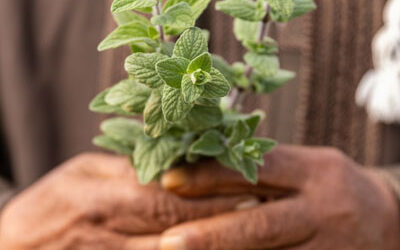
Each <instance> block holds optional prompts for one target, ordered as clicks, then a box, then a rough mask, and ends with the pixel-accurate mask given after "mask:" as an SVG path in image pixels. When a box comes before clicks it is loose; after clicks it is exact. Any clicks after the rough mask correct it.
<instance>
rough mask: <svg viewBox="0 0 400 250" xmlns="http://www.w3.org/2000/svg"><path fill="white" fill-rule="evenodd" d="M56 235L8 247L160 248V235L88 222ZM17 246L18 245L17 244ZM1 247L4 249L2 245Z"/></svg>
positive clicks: (53, 249) (150, 249)
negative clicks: (136, 232)
mask: <svg viewBox="0 0 400 250" xmlns="http://www.w3.org/2000/svg"><path fill="white" fill-rule="evenodd" d="M55 236H56V237H51V238H43V239H41V241H40V242H36V243H35V244H31V245H29V246H22V245H18V247H15V248H7V249H49V250H50V249H51V250H58V249H60V250H61V249H96V250H109V249H120V250H159V249H160V235H140V236H133V235H129V234H124V233H120V232H117V231H111V230H108V229H107V228H105V227H103V226H101V225H93V224H90V223H87V222H84V223H79V224H74V225H72V226H71V228H66V230H65V231H64V232H62V233H59V234H57V235H55ZM16 246H17V245H16ZM0 249H2V248H1V247H0Z"/></svg>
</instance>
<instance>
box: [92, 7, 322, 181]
mask: <svg viewBox="0 0 400 250" xmlns="http://www.w3.org/2000/svg"><path fill="white" fill-rule="evenodd" d="M209 2H210V0H167V1H166V2H165V4H164V5H163V6H162V3H161V2H159V1H158V0H114V2H113V4H112V7H111V11H112V13H113V14H114V17H115V20H116V22H117V23H118V25H119V27H118V28H117V29H115V30H114V31H113V32H112V33H111V34H110V35H108V36H107V37H106V38H105V39H104V40H103V41H102V42H101V43H100V45H99V47H98V49H99V50H100V51H101V50H106V49H112V48H116V47H120V46H125V45H127V46H130V48H131V51H132V55H130V56H128V58H127V59H126V61H125V69H126V71H127V72H128V73H129V79H125V80H122V81H121V82H119V83H118V84H116V85H114V86H112V87H110V88H109V89H106V90H104V91H103V92H102V93H100V94H99V95H97V96H96V97H95V99H94V100H93V101H92V102H91V104H90V109H91V110H92V111H94V112H100V113H106V114H111V113H113V114H119V115H123V116H136V115H140V114H143V118H144V119H143V120H144V125H142V123H141V122H139V121H137V120H134V119H128V118H123V117H118V118H111V119H108V120H106V121H104V122H103V123H102V124H101V130H102V132H103V135H100V136H98V137H96V138H94V140H93V141H94V144H96V145H98V146H101V147H104V148H106V149H109V150H112V151H115V152H117V153H120V154H125V155H129V156H131V158H132V163H133V166H134V167H135V169H136V170H137V172H138V177H139V180H140V182H141V183H143V184H145V183H148V182H149V181H151V180H153V179H154V178H156V177H157V176H158V175H159V174H160V173H161V172H162V171H164V170H167V169H169V168H170V167H171V166H172V165H173V164H182V162H184V161H185V162H188V163H192V162H194V161H196V160H198V159H199V158H200V157H215V158H216V159H217V160H218V161H220V162H221V163H222V165H224V166H226V167H229V168H231V169H234V170H236V171H239V172H241V173H242V174H243V175H244V177H245V178H247V179H248V180H249V181H251V182H252V183H256V182H257V167H256V165H263V157H262V155H263V154H265V153H267V152H269V151H270V150H271V149H272V148H273V147H274V146H275V144H276V143H275V141H273V140H271V139H267V138H257V137H254V132H255V130H256V128H257V125H258V123H259V122H260V120H261V119H262V117H263V115H262V112H260V111H255V112H253V113H251V114H241V113H239V111H240V102H241V100H242V99H243V96H244V95H245V94H246V93H249V92H257V93H269V92H271V91H273V90H275V89H276V88H278V87H280V86H282V85H283V84H285V83H286V82H288V81H289V80H291V79H293V78H294V76H295V74H294V73H292V72H289V71H286V70H282V69H280V67H279V60H278V57H277V52H278V47H277V44H276V42H275V41H274V40H273V39H272V38H270V37H268V36H267V29H268V26H269V24H270V22H272V21H274V22H287V21H289V20H291V19H293V18H295V17H297V16H300V15H303V14H305V13H307V12H308V11H310V10H313V9H314V8H315V4H314V2H313V1H312V0H256V1H253V0H224V1H221V2H218V3H217V4H216V8H217V9H219V10H221V11H223V12H225V13H227V14H229V15H231V16H233V17H234V18H235V20H234V33H235V35H236V37H237V39H238V40H240V41H241V43H242V44H243V45H244V46H245V47H246V48H247V49H248V52H247V53H246V55H245V56H244V61H245V63H241V62H237V63H234V64H233V65H229V64H228V63H227V62H226V61H225V60H224V59H223V58H221V57H219V56H216V55H212V54H210V53H209V52H208V45H207V43H208V42H207V37H208V35H209V34H208V32H207V31H205V30H201V29H199V28H196V27H194V24H195V21H196V19H197V18H198V17H199V16H200V15H201V13H202V12H203V11H204V10H205V8H206V7H207V6H208V4H209ZM150 12H152V17H151V19H150V20H149V19H147V18H146V17H145V16H149V14H148V15H142V13H150ZM174 36H179V38H178V39H177V41H176V43H173V42H171V41H168V40H172V39H167V38H173V37H174ZM231 89H232V90H231ZM230 90H231V93H232V94H231V95H230V97H228V99H229V100H230V102H229V100H228V101H222V104H221V98H224V97H226V96H228V94H229V93H230ZM227 103H228V104H227Z"/></svg>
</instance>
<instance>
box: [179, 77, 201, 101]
mask: <svg viewBox="0 0 400 250" xmlns="http://www.w3.org/2000/svg"><path fill="white" fill-rule="evenodd" d="M203 91H204V85H198V84H195V83H193V82H192V80H191V77H190V75H187V74H186V75H184V76H183V80H182V94H183V98H184V100H185V102H187V103H193V102H194V101H196V100H197V99H198V98H199V97H200V96H201V94H202V93H203Z"/></svg>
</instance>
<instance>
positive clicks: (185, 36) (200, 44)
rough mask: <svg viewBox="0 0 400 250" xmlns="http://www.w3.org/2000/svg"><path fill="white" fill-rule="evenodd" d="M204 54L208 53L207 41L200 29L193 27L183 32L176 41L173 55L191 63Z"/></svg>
mask: <svg viewBox="0 0 400 250" xmlns="http://www.w3.org/2000/svg"><path fill="white" fill-rule="evenodd" d="M204 52H208V46H207V40H206V38H205V37H204V35H203V32H202V31H201V29H199V28H196V27H193V28H189V29H187V30H186V31H185V32H183V33H182V35H181V36H180V37H179V39H178V40H177V41H176V44H175V48H174V52H173V55H174V56H176V57H183V58H186V59H188V60H190V61H191V60H193V59H194V58H196V57H197V56H199V55H201V54H203V53H204Z"/></svg>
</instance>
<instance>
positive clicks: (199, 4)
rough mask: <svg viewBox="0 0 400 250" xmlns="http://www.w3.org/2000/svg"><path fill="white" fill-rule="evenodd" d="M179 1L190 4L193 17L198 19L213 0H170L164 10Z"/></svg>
mask: <svg viewBox="0 0 400 250" xmlns="http://www.w3.org/2000/svg"><path fill="white" fill-rule="evenodd" d="M179 2H186V3H188V4H189V5H190V7H191V9H192V15H193V18H194V20H196V19H197V18H199V16H200V15H201V14H202V13H203V11H204V10H205V9H206V8H207V6H208V4H209V3H210V2H211V0H168V1H167V3H166V4H165V5H164V7H163V10H164V11H165V10H166V9H168V8H169V7H171V6H172V5H175V4H177V3H179Z"/></svg>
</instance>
